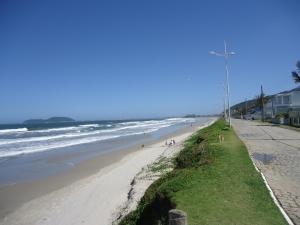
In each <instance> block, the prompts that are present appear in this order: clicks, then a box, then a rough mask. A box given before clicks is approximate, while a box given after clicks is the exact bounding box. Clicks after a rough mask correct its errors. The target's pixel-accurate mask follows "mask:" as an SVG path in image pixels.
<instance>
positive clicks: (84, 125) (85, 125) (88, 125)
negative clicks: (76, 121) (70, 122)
mask: <svg viewBox="0 0 300 225" xmlns="http://www.w3.org/2000/svg"><path fill="white" fill-rule="evenodd" d="M79 127H100V125H99V124H83V125H79Z"/></svg>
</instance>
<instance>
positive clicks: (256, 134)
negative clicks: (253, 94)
mask: <svg viewBox="0 0 300 225" xmlns="http://www.w3.org/2000/svg"><path fill="white" fill-rule="evenodd" d="M232 124H233V127H234V129H235V131H236V132H237V134H238V135H239V137H240V138H241V139H242V140H243V141H244V143H245V144H246V145H247V148H248V150H249V153H250V155H251V157H252V159H253V161H254V163H255V164H256V166H257V167H258V168H259V169H260V170H261V172H262V173H263V174H264V175H265V177H266V179H267V181H268V183H269V185H270V187H271V188H272V190H273V192H274V194H275V195H276V197H277V198H278V200H279V202H280V203H281V205H282V207H283V208H284V210H285V211H286V212H287V214H288V215H289V216H290V218H291V219H292V220H293V222H294V223H295V224H299V225H300V132H298V131H293V130H289V129H284V128H280V127H277V126H275V125H263V124H260V123H258V122H253V121H246V120H237V119H234V120H233V121H232Z"/></svg>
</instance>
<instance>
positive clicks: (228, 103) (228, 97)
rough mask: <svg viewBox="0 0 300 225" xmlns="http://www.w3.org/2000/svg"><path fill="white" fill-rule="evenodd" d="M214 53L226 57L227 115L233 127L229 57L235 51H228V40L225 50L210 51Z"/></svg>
mask: <svg viewBox="0 0 300 225" xmlns="http://www.w3.org/2000/svg"><path fill="white" fill-rule="evenodd" d="M209 53H210V54H212V55H216V56H222V57H224V60H225V72H226V92H227V93H226V98H227V109H228V115H227V117H228V118H227V120H228V122H229V127H231V115H230V114H231V112H230V95H229V70H228V58H229V56H231V55H234V54H235V53H234V52H228V51H227V44H226V41H224V52H221V53H219V52H215V51H210V52H209Z"/></svg>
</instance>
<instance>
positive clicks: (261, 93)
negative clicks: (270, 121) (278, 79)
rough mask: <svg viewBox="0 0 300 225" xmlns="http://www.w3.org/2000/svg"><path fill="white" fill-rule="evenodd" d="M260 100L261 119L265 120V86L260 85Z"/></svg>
mask: <svg viewBox="0 0 300 225" xmlns="http://www.w3.org/2000/svg"><path fill="white" fill-rule="evenodd" d="M260 100H261V121H262V122H264V121H265V118H264V117H265V115H264V114H265V113H264V91H263V86H262V85H260Z"/></svg>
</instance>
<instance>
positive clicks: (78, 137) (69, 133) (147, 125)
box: [0, 118, 212, 186]
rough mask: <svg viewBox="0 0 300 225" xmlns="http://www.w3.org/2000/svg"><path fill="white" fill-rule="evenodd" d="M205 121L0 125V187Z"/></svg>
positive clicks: (167, 119)
mask: <svg viewBox="0 0 300 225" xmlns="http://www.w3.org/2000/svg"><path fill="white" fill-rule="evenodd" d="M211 120H212V119H211V118H166V119H148V120H111V121H88V122H87V121H86V122H68V123H48V124H31V125H28V124H19V125H14V124H11V125H0V186H1V185H6V184H13V183H18V182H22V181H28V180H35V179H39V178H42V177H47V176H52V175H55V174H57V173H60V172H63V171H66V170H68V169H70V168H72V167H73V166H75V165H76V164H78V163H80V162H82V161H83V160H87V159H91V158H93V157H94V156H98V155H101V154H108V153H110V152H114V151H121V150H123V149H126V148H127V149H130V148H132V147H134V146H137V145H138V146H139V145H141V144H146V143H150V142H151V141H155V140H157V139H159V138H161V137H164V136H167V135H170V134H172V133H174V132H176V131H179V130H181V129H183V128H185V127H190V126H191V125H204V124H206V123H209V122H210V121H211Z"/></svg>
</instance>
